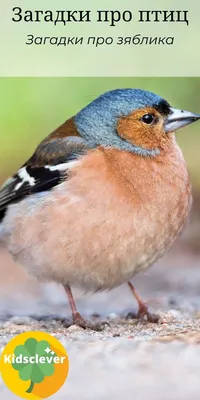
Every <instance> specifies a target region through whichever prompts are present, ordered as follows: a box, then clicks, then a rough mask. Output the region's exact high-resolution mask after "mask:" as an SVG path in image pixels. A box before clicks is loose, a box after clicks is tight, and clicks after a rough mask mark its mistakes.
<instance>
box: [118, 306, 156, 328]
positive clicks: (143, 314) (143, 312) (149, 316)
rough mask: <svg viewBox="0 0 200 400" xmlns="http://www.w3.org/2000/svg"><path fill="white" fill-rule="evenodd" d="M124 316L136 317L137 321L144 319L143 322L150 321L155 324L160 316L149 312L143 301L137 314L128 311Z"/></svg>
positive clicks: (128, 317)
mask: <svg viewBox="0 0 200 400" xmlns="http://www.w3.org/2000/svg"><path fill="white" fill-rule="evenodd" d="M126 318H127V319H131V318H137V319H138V321H139V322H140V321H141V322H143V321H144V322H152V323H155V324H156V323H158V321H159V318H160V317H159V315H157V314H153V313H150V312H149V309H148V306H147V305H146V304H145V303H142V304H140V305H139V309H138V312H137V314H134V313H131V312H129V313H128V315H127V317H126Z"/></svg>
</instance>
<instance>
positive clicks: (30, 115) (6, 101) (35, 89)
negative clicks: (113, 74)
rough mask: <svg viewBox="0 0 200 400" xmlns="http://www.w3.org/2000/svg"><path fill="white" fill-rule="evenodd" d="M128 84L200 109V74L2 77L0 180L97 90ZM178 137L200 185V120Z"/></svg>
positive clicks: (123, 86)
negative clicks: (171, 75) (179, 76)
mask: <svg viewBox="0 0 200 400" xmlns="http://www.w3.org/2000/svg"><path fill="white" fill-rule="evenodd" d="M125 87H132V88H134V87H137V88H143V89H146V90H150V91H153V92H155V93H157V94H159V95H161V96H163V97H164V98H166V100H168V101H169V102H170V104H171V105H173V106H174V107H177V108H181V109H188V110H191V111H193V112H198V113H200V95H199V91H200V78H1V79H0V132H1V133H0V138H1V145H0V161H1V172H0V183H2V182H3V181H4V180H5V179H6V178H7V177H8V176H9V175H10V174H12V173H13V172H15V170H16V169H17V168H18V167H20V166H21V164H23V163H24V161H25V160H26V159H27V158H28V157H29V156H30V155H31V153H32V152H33V151H34V149H35V147H36V145H37V144H38V142H40V141H41V140H42V139H43V138H44V137H45V136H46V135H47V134H49V133H50V132H51V131H52V130H54V129H55V128H56V127H57V126H59V125H60V124H61V123H63V122H64V121H65V120H66V119H67V118H69V117H70V116H72V115H73V114H76V112H77V111H79V110H80V109H81V108H82V107H84V106H85V105H86V104H88V103H89V102H90V101H91V100H93V99H94V98H95V97H96V96H98V95H99V94H101V93H103V92H105V91H107V90H111V89H115V88H125ZM177 140H178V142H179V144H180V146H181V148H182V150H183V153H184V156H185V158H186V161H187V164H188V167H189V170H190V173H191V176H192V181H193V184H194V186H195V187H200V174H199V170H200V167H199V165H200V160H199V159H200V157H199V149H200V124H199V123H198V122H197V123H195V124H192V125H190V126H188V127H186V128H184V129H183V130H181V131H179V132H178V134H177Z"/></svg>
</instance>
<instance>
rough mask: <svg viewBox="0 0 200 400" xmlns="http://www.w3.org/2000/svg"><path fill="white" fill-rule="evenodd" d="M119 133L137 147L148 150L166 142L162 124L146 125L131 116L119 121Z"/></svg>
mask: <svg viewBox="0 0 200 400" xmlns="http://www.w3.org/2000/svg"><path fill="white" fill-rule="evenodd" d="M117 132H118V134H119V136H121V137H122V138H123V139H126V140H128V141H129V142H131V143H133V144H134V145H136V146H139V147H143V148H146V149H155V148H157V147H158V146H162V145H163V144H164V143H165V142H166V140H167V139H166V135H165V133H164V132H163V127H162V122H158V123H157V124H155V125H145V124H143V123H142V122H141V121H140V119H138V116H137V119H136V116H134V115H132V116H131V115H130V116H128V117H126V118H121V119H120V120H119V121H118V125H117Z"/></svg>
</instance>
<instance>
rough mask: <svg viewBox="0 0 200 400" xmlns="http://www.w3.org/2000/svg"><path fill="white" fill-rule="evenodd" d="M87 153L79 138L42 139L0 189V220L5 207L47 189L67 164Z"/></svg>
mask: <svg viewBox="0 0 200 400" xmlns="http://www.w3.org/2000/svg"><path fill="white" fill-rule="evenodd" d="M86 152H87V147H86V145H85V143H84V141H83V139H82V138H80V137H75V136H71V137H67V138H62V139H61V138H56V139H54V140H51V141H50V142H42V143H41V144H40V145H39V146H38V148H37V150H36V152H35V153H34V154H33V156H32V157H31V158H30V159H29V160H28V161H27V162H26V163H25V164H24V165H23V166H22V167H21V168H20V169H19V171H18V172H17V173H16V174H15V175H14V176H13V177H12V178H9V179H8V180H7V181H6V182H5V183H4V185H3V186H2V187H1V189H0V221H1V220H2V219H3V218H4V215H5V213H6V210H7V207H8V206H9V205H10V204H12V203H15V202H18V201H20V200H22V199H23V198H25V197H26V196H29V195H31V194H34V193H38V192H43V191H47V190H51V189H52V188H53V187H55V186H56V185H58V184H59V183H61V182H62V181H63V180H64V179H66V178H67V176H68V171H69V167H70V166H71V165H72V164H71V163H73V162H75V161H76V160H77V159H78V158H79V157H80V156H81V155H84V154H85V153H86Z"/></svg>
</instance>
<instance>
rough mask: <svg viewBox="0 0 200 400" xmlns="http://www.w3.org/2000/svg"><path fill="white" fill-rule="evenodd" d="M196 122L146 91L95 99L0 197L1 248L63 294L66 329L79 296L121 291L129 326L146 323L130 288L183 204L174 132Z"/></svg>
mask: <svg viewBox="0 0 200 400" xmlns="http://www.w3.org/2000/svg"><path fill="white" fill-rule="evenodd" d="M199 119H200V114H195V113H192V112H190V111H184V110H181V109H180V110H179V109H177V108H174V107H172V106H171V105H170V104H169V103H168V102H167V101H166V100H165V99H164V98H162V97H161V96H159V95H157V94H154V93H152V92H149V91H146V90H142V89H134V88H127V89H126V88H125V89H115V90H112V91H108V92H106V93H103V94H101V95H100V96H99V97H97V98H96V99H95V100H93V101H92V102H90V103H89V104H88V105H86V106H85V107H84V108H83V109H81V110H80V111H79V112H78V113H77V114H76V115H74V116H72V117H71V118H69V119H68V120H66V121H65V122H64V123H63V124H62V125H61V126H59V127H58V128H57V129H55V130H54V131H53V132H52V133H50V135H48V136H47V137H46V138H45V139H44V140H43V141H42V142H41V143H40V144H39V145H38V147H37V148H36V150H35V152H34V153H33V155H32V156H31V157H30V158H29V159H28V161H27V162H25V163H24V164H23V165H22V167H21V168H20V169H19V170H18V171H17V172H16V173H15V174H14V175H13V176H12V177H11V178H9V179H8V180H7V181H6V182H5V183H4V184H3V186H2V187H1V189H0V241H1V242H2V243H4V245H5V246H6V247H7V249H8V251H9V252H10V253H11V255H12V256H13V258H14V260H16V261H17V262H19V263H20V264H21V265H22V266H24V267H25V269H26V270H27V271H28V272H29V273H30V274H32V275H33V276H35V277H36V278H38V280H39V281H47V282H48V281H53V282H56V283H58V284H61V285H63V287H64V288H65V291H66V293H67V296H68V300H69V304H70V307H71V312H72V323H73V324H77V325H79V326H81V327H83V328H88V327H89V328H91V329H93V328H94V329H95V326H94V324H93V325H92V323H91V322H90V321H88V320H86V319H85V318H84V317H83V316H82V315H81V314H80V313H79V311H78V309H77V307H76V302H75V300H74V297H73V293H72V289H71V288H72V287H77V288H81V289H84V291H85V292H93V293H95V292H97V291H103V290H111V289H113V288H115V287H118V286H120V285H122V284H124V283H127V284H128V286H129V288H130V289H131V291H132V293H133V295H134V296H135V298H136V300H137V302H138V317H141V318H144V317H146V318H148V320H149V321H154V318H153V316H152V314H151V313H150V311H149V309H148V306H147V304H146V303H145V302H144V301H143V300H142V299H141V297H140V296H139V295H138V293H137V291H136V289H135V287H134V285H133V283H132V279H133V277H134V276H135V274H137V273H138V272H139V271H145V270H146V269H147V268H148V267H150V266H151V265H152V264H154V263H155V262H156V261H157V260H158V259H159V258H160V257H162V256H163V254H164V253H165V252H166V251H167V250H168V249H169V248H170V247H171V245H172V244H173V242H174V240H175V239H176V237H177V236H178V235H179V233H180V232H181V231H182V229H183V228H184V226H185V224H186V221H187V219H188V215H189V212H190V209H191V205H192V194H191V182H190V177H189V173H188V169H187V166H186V162H185V160H184V157H183V154H182V152H181V149H180V147H179V146H178V144H177V142H176V138H175V132H176V130H178V129H179V128H182V127H184V126H186V125H188V124H190V123H193V122H195V121H197V120H199Z"/></svg>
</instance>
